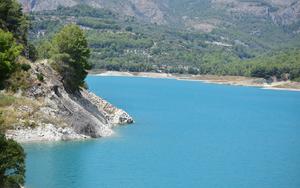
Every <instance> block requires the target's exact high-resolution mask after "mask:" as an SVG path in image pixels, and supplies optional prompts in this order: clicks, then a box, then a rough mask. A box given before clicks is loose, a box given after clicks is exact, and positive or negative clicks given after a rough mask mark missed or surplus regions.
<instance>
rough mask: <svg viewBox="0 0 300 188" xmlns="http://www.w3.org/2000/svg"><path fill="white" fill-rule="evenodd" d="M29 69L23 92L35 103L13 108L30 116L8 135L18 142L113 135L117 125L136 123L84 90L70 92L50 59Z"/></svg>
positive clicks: (20, 120) (124, 113) (24, 95)
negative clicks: (27, 82)
mask: <svg viewBox="0 0 300 188" xmlns="http://www.w3.org/2000/svg"><path fill="white" fill-rule="evenodd" d="M29 71H30V75H31V78H29V79H30V80H31V85H30V87H29V88H27V89H26V90H24V91H23V92H22V95H23V98H25V99H26V100H29V101H34V102H32V103H30V102H27V103H25V104H24V105H21V106H20V107H18V109H14V110H15V111H17V112H18V113H24V111H25V112H28V114H29V115H28V117H27V119H26V121H25V120H24V119H19V121H18V122H17V123H15V125H14V126H13V127H14V129H12V130H8V131H7V133H6V136H7V137H9V138H13V139H15V140H17V141H19V142H27V141H53V140H70V139H83V138H89V137H92V138H97V137H105V136H110V135H111V134H113V130H112V128H113V127H114V126H116V125H123V124H130V123H133V119H132V118H131V117H130V116H129V115H128V114H127V113H126V112H125V111H123V110H121V109H118V108H116V107H114V106H113V105H111V104H110V103H108V102H107V101H105V100H103V99H101V98H100V97H98V96H96V95H95V94H93V93H91V92H89V91H87V90H85V89H81V90H80V91H78V92H76V93H72V94H71V93H68V92H67V91H66V90H65V88H64V86H63V84H62V82H61V77H60V75H59V74H58V73H57V72H56V71H54V70H53V69H52V68H51V66H50V65H49V62H48V61H46V60H45V61H42V62H39V63H35V64H31V69H30V70H29ZM37 75H40V77H41V76H42V77H43V79H42V80H41V79H40V80H38V79H36V76H37ZM31 104H35V105H31ZM34 106H35V107H34ZM36 106H38V108H36Z"/></svg>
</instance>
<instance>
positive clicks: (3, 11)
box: [0, 0, 29, 46]
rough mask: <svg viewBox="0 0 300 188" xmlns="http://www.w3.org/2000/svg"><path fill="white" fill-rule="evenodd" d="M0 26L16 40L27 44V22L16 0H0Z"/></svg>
mask: <svg viewBox="0 0 300 188" xmlns="http://www.w3.org/2000/svg"><path fill="white" fill-rule="evenodd" d="M0 28H1V29H3V30H5V31H9V32H11V33H12V34H13V35H14V37H15V38H16V39H17V42H19V43H21V44H23V45H24V46H27V33H28V28H29V22H28V19H27V16H26V15H24V14H23V12H22V6H21V4H20V3H18V2H17V1H16V0H0Z"/></svg>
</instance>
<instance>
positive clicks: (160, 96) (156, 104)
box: [25, 76, 300, 188]
mask: <svg viewBox="0 0 300 188" xmlns="http://www.w3.org/2000/svg"><path fill="white" fill-rule="evenodd" d="M87 81H88V84H89V87H90V90H91V91H93V92H95V93H96V94H98V95H100V96H102V97H104V98H105V99H107V100H109V101H110V102H111V103H113V104H115V105H117V106H119V107H121V108H123V109H125V110H126V111H127V112H129V113H130V114H131V115H132V116H133V117H134V118H135V121H136V123H135V124H134V125H132V126H126V127H121V128H117V129H115V130H116V134H115V135H114V136H113V137H110V138H105V139H96V140H89V141H79V142H78V141H77V142H63V143H52V144H33V145H25V149H26V152H27V173H26V175H27V178H26V186H27V187H28V188H67V187H68V188H69V187H72V188H97V187H99V188H100V187H101V188H106V187H107V188H160V187H162V188H177V187H180V188H194V187H195V188H199V187H203V188H299V187H300V92H288V91H271V90H262V89H259V88H251V87H236V86H225V85H214V84H203V83H199V82H189V81H176V80H167V79H149V78H126V77H91V76H90V77H88V79H87Z"/></svg>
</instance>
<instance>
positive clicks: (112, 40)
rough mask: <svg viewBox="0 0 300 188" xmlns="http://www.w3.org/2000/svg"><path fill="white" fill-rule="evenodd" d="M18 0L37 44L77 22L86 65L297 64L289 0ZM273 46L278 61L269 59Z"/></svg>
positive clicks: (252, 67)
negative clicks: (86, 53) (84, 40)
mask: <svg viewBox="0 0 300 188" xmlns="http://www.w3.org/2000/svg"><path fill="white" fill-rule="evenodd" d="M21 1H22V3H23V7H24V10H26V11H28V12H29V13H30V17H31V20H32V27H31V31H30V38H31V40H32V41H34V43H36V44H38V46H43V45H40V44H42V43H43V41H45V40H48V39H49V38H51V37H52V36H53V34H54V33H55V32H56V31H58V30H59V29H60V28H61V27H63V26H64V25H66V24H69V23H76V24H77V25H79V26H80V27H81V28H82V29H84V30H85V31H86V35H87V38H88V42H89V46H90V48H91V49H92V57H91V59H90V60H91V62H92V64H93V68H94V69H108V70H117V71H157V72H173V73H174V72H176V73H193V74H197V73H200V74H222V75H224V74H230V75H242V76H251V75H252V73H253V75H265V76H270V75H269V73H270V72H271V73H270V74H273V73H274V74H275V72H276V75H279V76H280V75H281V74H283V73H289V74H290V72H289V71H290V70H291V69H292V68H291V67H293V68H295V67H296V68H297V67H298V64H297V62H298V61H295V59H297V58H294V56H295V57H298V54H299V53H298V51H299V50H298V49H299V48H300V1H297V0H287V1H280V0H160V1H159V0H80V1H79V0H66V1H63V0H51V1H50V0H21ZM40 49H42V48H40ZM289 51H290V52H289ZM277 54H280V55H282V54H283V55H282V56H283V57H284V58H279V59H284V62H282V63H281V62H278V61H276V62H274V63H272V62H273V61H270V60H269V59H276V57H277ZM285 54H292V55H293V57H289V56H288V55H285ZM269 56H273V58H268V57H269ZM44 58H45V57H44ZM265 59H266V61H265ZM267 59H268V60H267ZM295 62H296V65H295ZM257 64H262V65H261V66H259V68H257ZM265 64H268V65H265ZM266 66H272V68H270V67H268V68H266ZM278 66H279V67H278ZM262 67H263V69H264V70H263V71H262V72H263V73H261V74H256V71H257V70H256V69H260V68H262ZM270 69H272V70H273V69H274V70H277V69H279V70H280V71H269V70H270ZM259 71H260V70H259ZM296 72H297V71H296ZM291 75H294V76H293V78H297V77H298V73H295V72H293V74H291ZM271 76H272V75H271Z"/></svg>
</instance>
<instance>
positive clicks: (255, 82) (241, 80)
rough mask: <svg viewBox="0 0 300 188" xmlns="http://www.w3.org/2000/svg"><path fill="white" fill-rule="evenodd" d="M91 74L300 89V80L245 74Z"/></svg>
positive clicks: (103, 72)
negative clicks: (274, 78) (272, 79)
mask: <svg viewBox="0 0 300 188" xmlns="http://www.w3.org/2000/svg"><path fill="white" fill-rule="evenodd" d="M89 75H91V76H115V77H141V78H157V79H176V80H185V81H199V82H203V83H208V84H222V85H233V86H247V87H260V88H261V89H267V90H281V91H298V92H299V91H300V82H292V81H280V82H272V83H267V81H266V80H265V79H263V78H253V77H244V76H217V75H189V74H182V75H181V74H170V73H155V72H119V71H102V70H95V71H91V72H90V73H89Z"/></svg>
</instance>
